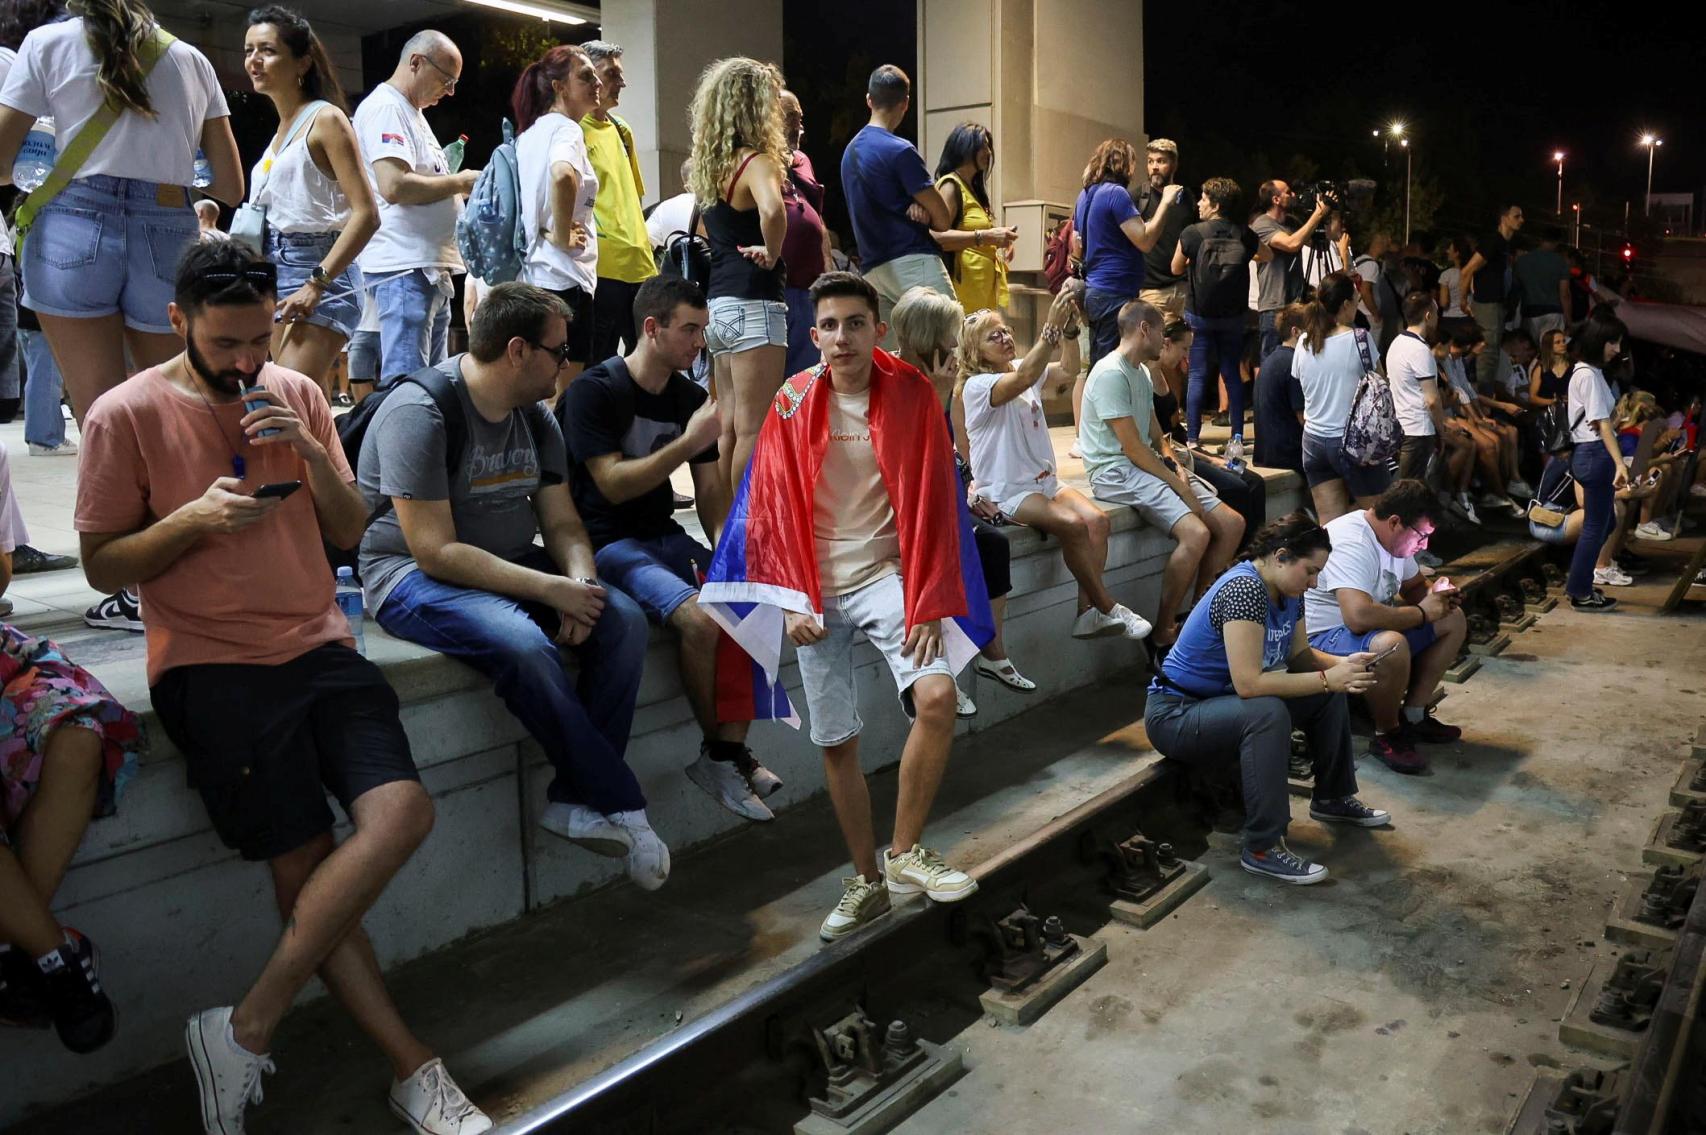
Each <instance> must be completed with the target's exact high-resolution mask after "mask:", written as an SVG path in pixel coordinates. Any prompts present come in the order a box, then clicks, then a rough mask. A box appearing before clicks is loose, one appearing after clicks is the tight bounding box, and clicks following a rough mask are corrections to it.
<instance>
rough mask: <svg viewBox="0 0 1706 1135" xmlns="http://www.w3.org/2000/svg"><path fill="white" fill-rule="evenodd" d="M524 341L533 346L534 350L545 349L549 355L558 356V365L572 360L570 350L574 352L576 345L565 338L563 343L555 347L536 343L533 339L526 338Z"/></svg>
mask: <svg viewBox="0 0 1706 1135" xmlns="http://www.w3.org/2000/svg"><path fill="white" fill-rule="evenodd" d="M524 342H526V344H527V345H528V346H529V347H532V348H533V349H534V350H537V351H544V352H545V353H546V354H547V355H555V356H556V357H557V365H558V366H563V365H565V364H567V363H568V362H569V361H570V359H569V354H570V352H572V351H573V350H574V347H573V346H572V345H571V344H570V343H569V341H568V340H567V339H564V340H563V341H562V342H561V343H559V344H557V346H555V347H547V346H546V345H545V344H543V343H536V342H534V341H533V340H532V339H527V340H524Z"/></svg>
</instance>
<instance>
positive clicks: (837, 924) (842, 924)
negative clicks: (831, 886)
mask: <svg viewBox="0 0 1706 1135" xmlns="http://www.w3.org/2000/svg"><path fill="white" fill-rule="evenodd" d="M841 887H842V893H841V901H840V902H838V903H836V904H835V909H834V910H832V911H830V912H829V917H827V918H825V919H824V920H823V925H822V926H820V927H818V932H817V936H818V937H819V938H822V939H823V940H824V941H825V942H833V941H835V940H836V939H837V938H843V937H846V936H847V935H849V934H851V933H853V931H855V930H857V929H859V927H861V926H863V925H865V924H866V923H867V922H870V921H872V920H873V919H876V918H880V917H882V916H883V915H885V914H887V913H888V912H889V910H890V907H889V893H888V891H887V889H885V888H884V887H883V881H882V880H881V879H867V878H865V877H864V876H863V875H851V876H848V877H847V878H845V879H843V880H841Z"/></svg>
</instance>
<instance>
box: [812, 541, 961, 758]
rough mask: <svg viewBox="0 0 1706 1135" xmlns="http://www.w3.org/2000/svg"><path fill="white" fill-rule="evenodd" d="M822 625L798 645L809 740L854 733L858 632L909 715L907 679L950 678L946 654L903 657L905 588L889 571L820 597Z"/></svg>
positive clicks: (833, 740) (837, 740)
mask: <svg viewBox="0 0 1706 1135" xmlns="http://www.w3.org/2000/svg"><path fill="white" fill-rule="evenodd" d="M823 625H824V629H825V630H827V631H828V632H829V637H828V638H826V639H824V640H823V641H822V642H816V643H813V644H812V645H810V646H802V647H800V648H799V651H798V658H799V662H800V683H801V685H803V686H804V687H805V691H806V713H807V714H808V715H809V716H810V717H811V725H812V744H814V745H821V746H823V747H824V748H828V747H829V746H831V745H840V744H844V743H846V742H848V741H851V740H852V739H853V738H855V737H857V736H858V735H859V732H860V730H862V729H864V728H865V723H864V721H862V720H860V717H859V687H858V683H856V682H855V681H854V679H853V643H854V639H855V636H856V635H857V634H863V635H864V636H865V638H866V639H867V640H868V641H869V642H870V644H871V645H872V646H874V647H876V648H877V653H878V654H881V655H882V656H883V661H885V662H887V663H888V664H889V672H890V673H892V674H893V675H894V684H895V690H896V692H897V693H899V695H900V707H901V709H902V710H904V711H905V713H906V715H907V716H908V717H911V716H912V696H911V693H912V685H913V683H914V682H916V681H918V679H920V678H922V677H924V676H925V675H926V674H942V675H945V676H946V677H948V678H950V679H951V678H953V676H954V672H953V670H952V669H950V668H949V666H948V662H947V659H945V658H937V659H936V660H935V661H934V662H932V663H930V665H928V666H925V667H923V668H921V669H920V668H917V667H914V666H913V665H912V662H911V661H910V660H909V659H908V658H907V657H906V655H905V653H904V652H903V650H902V648H903V647H904V646H905V644H906V592H905V589H904V588H903V587H902V586H901V581H900V576H899V575H896V574H894V573H893V572H891V573H889V574H888V575H885V576H883V577H882V578H881V579H879V580H877V581H876V582H875V583H867V584H866V585H865V586H863V587H861V588H859V590H857V591H849V592H848V593H847V594H845V595H825V596H824V597H823Z"/></svg>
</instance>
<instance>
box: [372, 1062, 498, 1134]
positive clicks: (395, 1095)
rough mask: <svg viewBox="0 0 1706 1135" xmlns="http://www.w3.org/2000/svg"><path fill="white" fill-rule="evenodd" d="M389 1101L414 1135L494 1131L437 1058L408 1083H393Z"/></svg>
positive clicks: (488, 1120) (425, 1065)
mask: <svg viewBox="0 0 1706 1135" xmlns="http://www.w3.org/2000/svg"><path fill="white" fill-rule="evenodd" d="M389 1102H390V1104H391V1111H392V1113H393V1114H394V1115H396V1117H397V1118H398V1119H401V1120H402V1121H403V1122H404V1123H407V1124H408V1125H409V1126H410V1127H412V1128H414V1130H415V1135H479V1133H480V1132H482V1131H490V1130H491V1129H492V1121H491V1120H490V1119H489V1118H487V1116H486V1113H485V1112H483V1111H481V1110H480V1109H479V1108H477V1107H475V1106H474V1103H473V1101H472V1100H470V1099H469V1098H468V1097H467V1096H465V1095H463V1094H462V1089H461V1088H459V1087H457V1086H456V1081H455V1080H452V1079H451V1078H450V1073H449V1072H447V1071H445V1068H444V1061H442V1060H440V1059H438V1058H437V1057H434V1058H433V1059H431V1060H429V1061H427V1062H426V1063H425V1064H423V1065H421V1066H420V1067H419V1068H417V1069H415V1073H414V1075H412V1076H410V1077H409V1078H408V1079H407V1080H397V1081H395V1082H393V1083H392V1085H391V1095H390V1097H389Z"/></svg>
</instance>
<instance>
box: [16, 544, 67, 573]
mask: <svg viewBox="0 0 1706 1135" xmlns="http://www.w3.org/2000/svg"><path fill="white" fill-rule="evenodd" d="M76 566H77V557H76V556H56V555H54V554H53V553H51V552H44V551H42V550H41V549H40V548H32V547H31V546H30V545H28V544H19V545H18V546H17V548H16V549H15V550H14V551H13V552H12V574H13V575H34V574H36V573H38V572H44V571H64V570H65V569H67V568H74V567H76Z"/></svg>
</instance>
